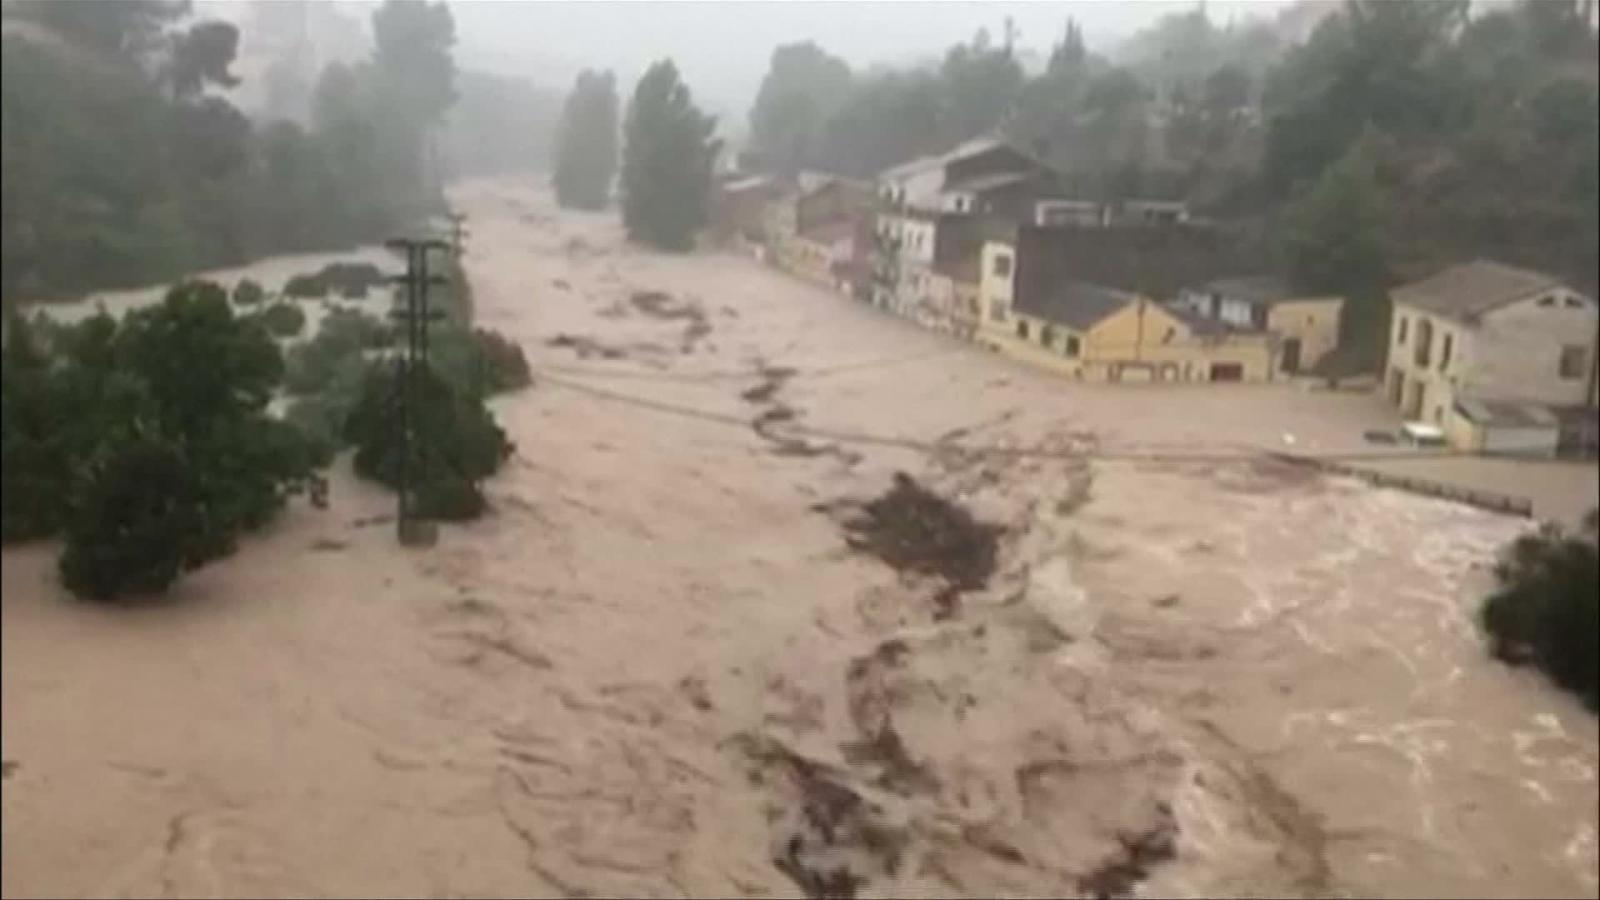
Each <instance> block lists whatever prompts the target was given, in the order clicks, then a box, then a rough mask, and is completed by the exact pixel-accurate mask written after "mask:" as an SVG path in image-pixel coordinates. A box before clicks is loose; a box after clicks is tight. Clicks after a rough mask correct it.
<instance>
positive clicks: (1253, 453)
mask: <svg viewBox="0 0 1600 900" xmlns="http://www.w3.org/2000/svg"><path fill="white" fill-rule="evenodd" d="M547 372H548V370H541V371H540V374H539V377H540V379H541V380H542V381H543V382H544V383H546V384H550V385H554V386H556V387H561V388H566V389H567V390H570V391H574V392H576V393H580V394H587V395H589V396H591V397H598V398H600V399H604V400H610V401H613V402H616V403H620V404H624V405H627V406H633V407H637V408H640V409H648V410H652V411H654V412H659V413H664V414H667V415H675V416H679V417H680V418H686V419H693V420H697V421H702V422H709V423H712V424H717V425H727V426H732V427H736V428H739V429H741V430H746V429H749V428H750V427H751V425H752V420H751V419H750V418H749V417H746V416H740V415H735V414H732V413H721V412H716V411H714V410H708V409H701V408H698V407H693V406H685V405H683V404H678V403H671V402H668V401H665V400H652V399H650V398H648V397H640V396H638V395H635V394H626V393H623V392H620V391H614V390H610V389H607V388H603V387H597V386H595V385H589V384H582V383H580V382H576V381H569V380H567V379H564V378H560V377H556V376H553V375H550V374H547ZM770 427H772V428H773V429H774V430H778V429H782V430H783V431H785V432H787V433H789V434H793V435H795V436H797V437H814V438H820V439H824V440H831V441H835V442H837V443H841V444H856V445H870V446H880V447H896V448H900V449H906V450H917V451H921V452H924V453H935V452H946V451H951V450H958V451H960V452H963V453H970V454H975V455H979V456H1001V457H1011V458H1018V459H1063V460H1082V459H1098V460H1106V461H1129V462H1218V463H1222V462H1243V461H1246V460H1251V459H1258V458H1260V457H1261V456H1262V455H1265V454H1270V453H1273V452H1278V451H1273V450H1270V449H1268V448H1260V449H1258V450H1250V451H1245V452H1229V453H1221V452H1201V453H1171V452H1165V451H1138V450H1105V449H1086V450H1081V451H1075V450H1063V449H1059V448H1049V447H1003V446H999V445H994V444H991V445H988V446H983V445H977V446H974V445H966V444H955V443H950V444H941V443H939V442H937V441H929V440H924V439H920V438H910V437H903V436H898V435H882V434H873V433H871V432H863V431H842V430H838V429H831V428H819V427H816V426H811V425H805V424H803V423H798V422H793V421H789V422H783V423H772V425H771V426H770ZM1479 455H1481V454H1476V453H1468V452H1463V451H1459V450H1452V449H1449V448H1440V449H1437V450H1415V451H1407V452H1404V453H1395V452H1380V451H1366V452H1346V453H1320V454H1319V453H1295V454H1293V456H1294V457H1295V458H1296V459H1300V460H1305V461H1307V462H1376V461H1384V460H1402V461H1403V460H1412V459H1439V458H1447V457H1463V456H1479Z"/></svg>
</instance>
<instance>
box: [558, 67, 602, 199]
mask: <svg viewBox="0 0 1600 900" xmlns="http://www.w3.org/2000/svg"><path fill="white" fill-rule="evenodd" d="M616 169H617V88H616V80H615V79H614V78H613V77H612V75H611V73H610V72H593V71H589V70H587V69H586V70H584V71H583V72H580V73H579V74H578V81H577V83H576V84H574V85H573V87H572V93H570V94H568V95H567V102H566V105H565V106H564V107H563V108H562V110H561V127H560V129H559V130H558V131H557V133H556V152H555V178H554V181H555V188H556V201H557V202H558V203H560V204H561V205H562V206H564V207H570V208H574V209H604V208H605V205H606V200H607V198H608V195H609V194H610V192H611V179H612V176H614V175H615V174H616Z"/></svg>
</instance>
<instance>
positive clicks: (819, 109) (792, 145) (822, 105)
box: [750, 41, 852, 175]
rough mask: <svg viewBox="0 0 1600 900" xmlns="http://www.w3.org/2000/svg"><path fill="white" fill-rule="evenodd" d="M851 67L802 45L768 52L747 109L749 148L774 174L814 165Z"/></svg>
mask: <svg viewBox="0 0 1600 900" xmlns="http://www.w3.org/2000/svg"><path fill="white" fill-rule="evenodd" d="M851 81H852V78H851V73H850V67H849V65H847V64H846V63H845V62H844V60H842V59H839V58H838V57H835V56H831V55H829V54H828V53H826V52H824V51H823V50H822V48H820V47H818V46H817V45H816V44H814V43H812V42H810V41H805V42H803V43H798V44H783V45H781V46H779V47H778V48H777V49H775V50H773V51H772V63H771V65H770V67H769V68H768V69H767V74H766V76H765V77H764V78H762V79H761V89H760V90H759V91H758V92H757V93H756V100H755V105H754V106H753V107H751V109H750V144H751V147H752V148H754V149H755V150H756V151H757V152H759V153H760V154H761V155H762V156H763V157H764V158H766V159H767V160H769V161H770V164H771V165H772V166H773V167H774V168H775V169H776V170H777V171H780V172H783V173H786V174H790V175H792V174H794V173H796V172H798V171H799V170H801V169H803V168H807V167H811V166H816V165H819V164H820V163H821V162H822V160H823V146H822V144H823V141H824V139H825V136H826V126H827V123H828V120H829V119H830V118H831V117H832V116H833V115H834V114H835V113H836V112H837V111H838V109H839V107H840V105H841V104H842V103H844V102H845V100H846V98H847V97H849V95H850V88H851Z"/></svg>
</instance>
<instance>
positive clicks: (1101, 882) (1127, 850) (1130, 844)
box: [1078, 816, 1178, 900]
mask: <svg viewBox="0 0 1600 900" xmlns="http://www.w3.org/2000/svg"><path fill="white" fill-rule="evenodd" d="M1177 832H1178V826H1177V823H1175V822H1173V821H1172V819H1171V818H1170V816H1169V817H1167V818H1164V819H1162V821H1161V822H1160V823H1158V824H1157V825H1155V826H1154V827H1152V828H1150V829H1148V830H1146V831H1142V832H1139V833H1137V834H1119V835H1117V841H1118V843H1120V844H1121V845H1122V852H1121V853H1119V854H1117V855H1115V856H1113V857H1112V858H1110V859H1108V860H1106V861H1105V862H1103V863H1101V864H1100V865H1099V866H1097V867H1096V868H1095V869H1094V870H1093V871H1091V872H1090V873H1089V874H1087V875H1084V876H1082V877H1080V878H1079V879H1078V889H1079V890H1081V891H1083V892H1084V893H1086V894H1088V895H1089V896H1091V897H1094V898H1096V900H1110V898H1113V897H1131V896H1132V895H1133V886H1134V884H1136V883H1138V882H1140V881H1143V880H1144V879H1145V877H1146V876H1148V875H1149V874H1150V867H1151V866H1153V865H1155V864H1156V863H1158V862H1163V861H1165V860H1169V859H1171V858H1172V857H1173V856H1174V855H1175V854H1176V852H1177V848H1176V841H1175V838H1176V836H1177Z"/></svg>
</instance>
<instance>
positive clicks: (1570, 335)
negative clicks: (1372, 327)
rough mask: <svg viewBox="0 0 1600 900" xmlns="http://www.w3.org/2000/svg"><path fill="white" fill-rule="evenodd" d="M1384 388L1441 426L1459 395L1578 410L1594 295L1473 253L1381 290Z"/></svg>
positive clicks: (1588, 359) (1590, 391) (1411, 411)
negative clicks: (1386, 330)
mask: <svg viewBox="0 0 1600 900" xmlns="http://www.w3.org/2000/svg"><path fill="white" fill-rule="evenodd" d="M1390 297H1391V299H1392V300H1393V307H1394V311H1393V315H1392V320H1391V323H1390V334H1389V353H1388V362H1387V366H1386V370H1385V376H1384V394H1385V397H1386V399H1387V400H1388V401H1389V403H1390V404H1392V405H1393V406H1395V407H1397V408H1398V409H1399V410H1400V412H1401V414H1402V415H1403V416H1405V417H1406V418H1407V419H1412V420H1422V421H1427V422H1431V423H1434V424H1437V425H1440V426H1442V427H1446V430H1447V431H1449V430H1450V429H1449V427H1448V426H1449V424H1450V423H1449V421H1448V420H1449V419H1450V418H1451V417H1452V416H1466V415H1468V413H1469V412H1470V410H1458V405H1459V404H1458V401H1459V400H1462V399H1469V400H1477V401H1491V402H1498V403H1502V404H1537V405H1542V406H1548V407H1557V408H1560V407H1581V406H1584V405H1592V404H1593V403H1594V400H1595V396H1596V394H1595V392H1596V387H1595V372H1596V368H1595V353H1596V329H1597V327H1600V312H1597V309H1596V305H1595V301H1594V299H1593V298H1591V297H1587V296H1585V295H1583V294H1581V293H1579V292H1578V291H1576V290H1574V289H1573V288H1571V287H1570V286H1568V285H1566V284H1563V283H1562V282H1560V281H1558V280H1556V279H1555V278H1552V277H1550V276H1547V275H1544V274H1542V273H1538V272H1532V271H1528V270H1526V269H1518V268H1513V267H1511V266H1507V265H1503V264H1500V263H1496V262H1490V261H1487V260H1478V261H1475V262H1470V263H1465V264H1462V265H1458V266H1453V267H1451V268H1448V269H1445V270H1444V271H1442V272H1439V273H1437V274H1435V275H1433V276H1431V277H1429V278H1425V279H1423V280H1421V281H1417V282H1413V283H1410V284H1406V285H1402V286H1400V287H1398V288H1395V289H1394V290H1393V291H1391V292H1390Z"/></svg>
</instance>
